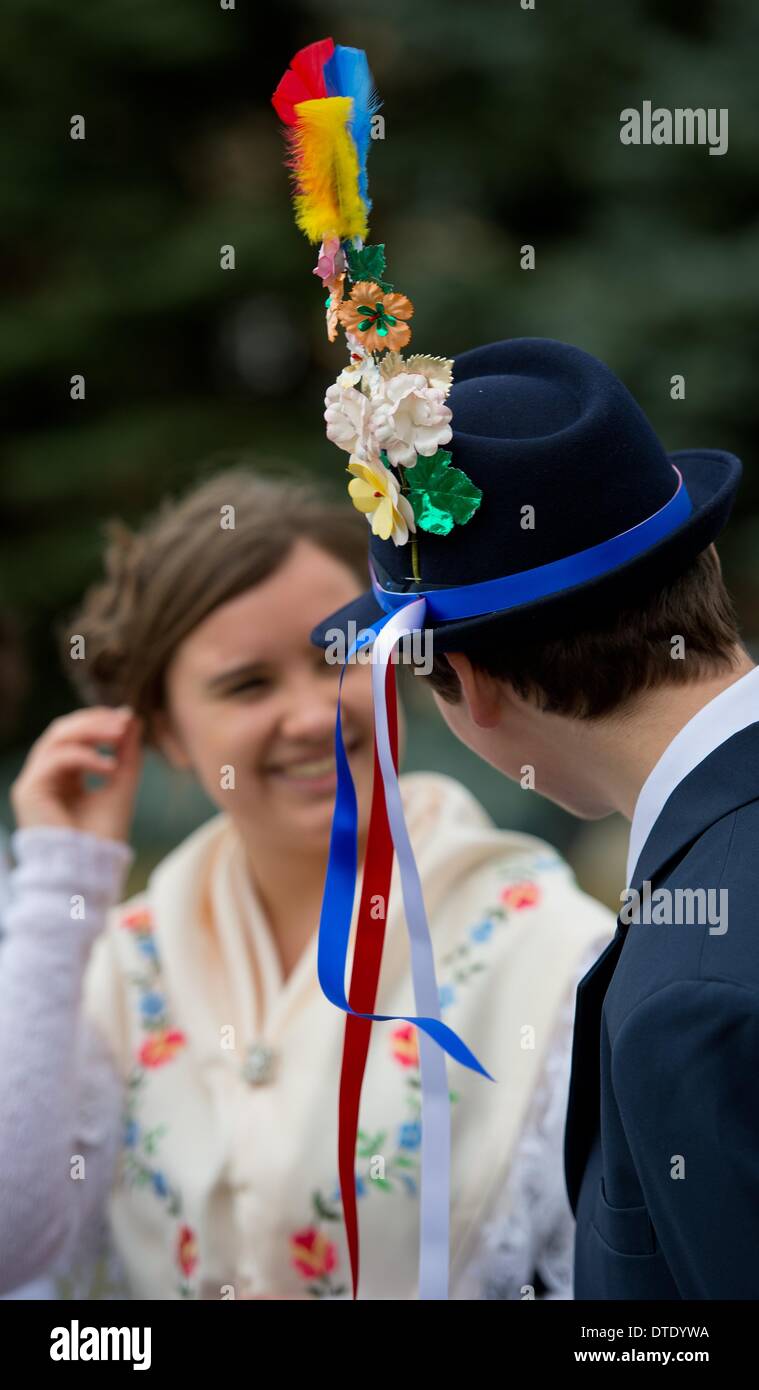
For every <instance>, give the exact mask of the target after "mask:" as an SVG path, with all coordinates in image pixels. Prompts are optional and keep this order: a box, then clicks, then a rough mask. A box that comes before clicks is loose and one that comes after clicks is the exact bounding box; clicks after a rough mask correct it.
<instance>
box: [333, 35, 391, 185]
mask: <svg viewBox="0 0 759 1390" xmlns="http://www.w3.org/2000/svg"><path fill="white" fill-rule="evenodd" d="M324 81H325V83H326V87H327V93H328V95H329V96H331V97H351V98H352V100H353V115H352V116H351V119H350V122H349V125H348V129H349V130H350V133H351V136H352V138H353V143H354V145H355V146H356V151H357V154H358V166H359V178H358V191H359V194H360V196H361V199H362V201H363V203H364V205H365V207H366V210H367V212H369V210H370V208H371V206H372V204H371V200H370V198H369V184H368V180H367V175H366V161H367V158H368V155H369V142H370V140H371V134H372V132H371V126H372V117H373V116H374V115H375V114H376V113H377V111H379V109H380V106H381V105H382V102H381V101H380V99H379V97H378V95H377V91H376V88H375V86H374V78H373V77H372V74H371V72H370V71H369V64H368V62H367V59H366V54H365V53H364V52H363V50H362V49H360V48H346V47H344V45H342V44H336V45H335V51H334V53H333V54H332V57H331V58H329V59H328V60H327V62H326V63H325V64H324Z"/></svg>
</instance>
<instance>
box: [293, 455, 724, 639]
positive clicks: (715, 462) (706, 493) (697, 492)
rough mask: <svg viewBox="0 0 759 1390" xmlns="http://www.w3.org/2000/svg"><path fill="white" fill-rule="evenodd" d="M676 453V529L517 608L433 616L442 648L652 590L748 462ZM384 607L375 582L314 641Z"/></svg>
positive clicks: (690, 548)
mask: <svg viewBox="0 0 759 1390" xmlns="http://www.w3.org/2000/svg"><path fill="white" fill-rule="evenodd" d="M669 458H670V460H671V462H672V463H673V464H676V465H677V467H678V468H679V469H680V472H681V473H682V475H683V481H684V482H685V486H686V487H687V489H688V495H689V497H690V499H691V502H692V503H693V511H692V512H691V514H690V516H689V517H688V518H687V519H686V521H684V522H683V524H682V525H681V526H678V527H677V529H676V530H675V531H672V532H671V533H670V534H669V535H668V536H665V538H664V539H663V540H661V541H659V542H658V544H657V545H655V546H652V547H651V548H650V549H649V550H645V551H643V553H642V554H640V555H636V556H635V557H634V559H632V560H628V561H627V562H626V563H625V564H623V565H620V566H618V568H617V569H614V570H611V571H609V572H608V573H607V574H604V575H601V576H599V578H597V579H593V580H590V581H589V582H587V583H585V584H579V585H575V586H574V587H573V588H571V589H563V590H562V591H561V592H560V593H558V594H549V595H547V596H546V597H545V598H541V599H536V600H535V601H534V602H532V603H525V604H520V605H519V607H517V608H509V609H506V610H502V611H500V612H494V613H483V614H481V615H480V616H478V617H476V618H464V619H461V620H457V621H455V622H449V623H434V622H433V623H429V624H427V626H428V627H430V628H431V629H432V630H433V632H434V649H435V651H436V652H451V651H456V650H458V649H459V647H460V645H461V642H462V639H471V638H473V639H475V641H476V640H477V639H478V638H482V639H484V638H485V637H487V638H488V640H490V639H491V638H492V639H493V640H497V639H498V637H499V636H500V635H501V634H503V635H504V636H506V635H509V636H513V635H514V633H515V631H516V630H518V629H519V628H520V626H522V624H524V623H525V622H527V623H528V624H529V632H530V635H531V636H532V638H533V639H534V637H535V636H536V635H538V634H539V633H540V632H541V631H545V632H546V633H548V632H549V631H553V632H555V631H557V630H561V629H562V628H566V627H568V626H576V625H577V624H578V623H581V622H582V619H583V614H584V615H585V617H586V618H587V616H588V613H589V607H588V601H589V600H590V599H591V598H592V599H593V608H595V607H596V605H597V604H600V602H601V600H602V599H603V601H604V604H606V603H607V602H608V603H609V604H610V605H612V606H616V607H619V606H622V605H624V606H626V607H627V606H633V605H634V604H635V601H636V597H637V596H639V595H642V594H645V593H650V592H651V591H652V590H653V589H654V588H656V587H657V586H659V585H662V584H665V583H666V582H667V581H668V580H669V579H671V578H672V577H674V575H676V574H678V573H680V572H681V571H682V570H684V569H686V568H687V566H688V565H689V564H691V563H692V561H693V560H695V558H696V556H697V555H698V554H700V552H701V551H702V550H705V549H706V548H707V546H709V545H710V544H711V543H712V541H713V540H715V539H716V537H717V536H718V535H719V533H720V531H721V530H722V529H723V527H724V526H725V523H726V522H727V519H728V517H729V515H730V511H731V509H732V505H733V502H734V500H735V494H736V491H737V489H738V484H739V482H740V477H741V464H740V460H739V459H737V458H736V457H735V455H734V454H729V453H725V452H724V451H722V450H719V449H700V450H699V449H693V450H691V449H680V450H677V451H675V452H674V453H671V454H670V455H669ZM421 587H422V588H423V587H424V586H423V585H422V586H421ZM412 597H413V590H411V591H410V592H409V598H412ZM383 615H384V609H382V608H381V606H380V604H379V603H378V602H377V600H376V598H375V597H374V594H373V592H372V590H371V589H369V590H368V591H367V592H365V593H363V594H359V596H358V597H357V598H355V599H353V600H352V601H351V602H350V603H346V604H345V605H344V607H342V608H339V609H337V611H336V612H335V613H331V614H330V616H329V617H328V618H325V619H324V620H323V622H321V623H319V624H318V626H317V627H315V628H314V629H313V631H312V632H311V641H312V642H313V644H314V645H315V646H317V647H328V646H329V645H330V644H331V643H333V642H334V641H335V640H336V638H337V637H338V634H341V635H342V637H343V638H347V637H348V635H349V625H350V624H355V629H354V632H353V635H354V636H355V633H356V632H360V631H361V629H362V628H365V627H369V626H370V625H371V624H372V623H374V622H376V621H377V619H378V618H381V617H382V616H383Z"/></svg>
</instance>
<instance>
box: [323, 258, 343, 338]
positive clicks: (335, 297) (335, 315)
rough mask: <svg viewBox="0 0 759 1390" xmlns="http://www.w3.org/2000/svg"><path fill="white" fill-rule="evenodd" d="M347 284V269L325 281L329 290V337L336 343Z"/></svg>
mask: <svg viewBox="0 0 759 1390" xmlns="http://www.w3.org/2000/svg"><path fill="white" fill-rule="evenodd" d="M344 284H345V271H342V273H341V274H339V275H335V276H334V278H333V279H332V280H327V281H325V288H326V289H327V290H329V294H328V296H327V337H328V338H329V341H330V342H331V343H334V341H335V338H336V337H337V333H338V329H339V327H340V317H339V310H340V305H341V304H342V302H343V286H344Z"/></svg>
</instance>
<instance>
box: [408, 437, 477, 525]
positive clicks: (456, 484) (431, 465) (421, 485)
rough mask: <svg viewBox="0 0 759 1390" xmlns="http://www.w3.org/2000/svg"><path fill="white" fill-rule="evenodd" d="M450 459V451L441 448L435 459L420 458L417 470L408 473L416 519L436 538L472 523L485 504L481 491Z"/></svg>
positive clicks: (410, 494)
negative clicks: (472, 519) (476, 513)
mask: <svg viewBox="0 0 759 1390" xmlns="http://www.w3.org/2000/svg"><path fill="white" fill-rule="evenodd" d="M450 460H451V454H450V451H449V450H448V449H438V451H437V453H436V454H433V455H432V457H431V458H422V457H420V456H419V455H417V460H416V463H415V465H414V467H413V468H410V469H408V470H407V471H406V483H407V486H408V499H409V502H410V503H411V505H412V507H413V509H414V520H415V521H416V524H417V526H418V527H419V528H420V530H422V531H431V532H432V533H433V535H435V536H447V535H448V533H449V531H451V530H452V529H453V527H454V526H455V525H456V524H457V523H458V525H459V526H463V525H464V523H465V522H467V521H470V520H471V518H472V517H473V516H474V514H475V512H476V511H477V508H478V507H479V505H480V502H481V501H482V491H481V489H480V488H478V487H475V484H474V483H473V482H472V481H471V479H470V478H468V477H467V475H466V473H463V472H462V471H461V469H460V468H453V467H452V466H451V461H450Z"/></svg>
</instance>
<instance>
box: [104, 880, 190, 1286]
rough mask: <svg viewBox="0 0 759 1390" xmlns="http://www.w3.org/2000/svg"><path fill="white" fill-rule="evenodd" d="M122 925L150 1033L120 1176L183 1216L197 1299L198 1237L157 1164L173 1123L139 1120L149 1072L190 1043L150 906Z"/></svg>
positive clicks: (136, 1071) (137, 1066)
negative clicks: (172, 1016) (137, 967)
mask: <svg viewBox="0 0 759 1390" xmlns="http://www.w3.org/2000/svg"><path fill="white" fill-rule="evenodd" d="M121 926H122V927H124V928H125V930H127V931H129V932H131V933H132V935H133V938H134V943H135V946H136V948H137V951H138V952H139V955H140V957H141V958H142V962H143V969H142V971H141V972H139V973H132V974H131V975H130V977H129V978H130V980H131V982H132V984H133V985H134V986H135V988H136V990H137V998H138V1006H139V1015H140V1024H141V1027H142V1029H143V1031H144V1032H145V1034H146V1035H147V1036H146V1037H145V1038H144V1040H143V1041H142V1042H141V1043H140V1045H139V1047H138V1049H137V1055H136V1059H135V1063H134V1065H133V1067H132V1070H131V1072H130V1074H129V1077H128V1078H127V1099H126V1107H125V1114H124V1138H123V1144H124V1147H123V1151H122V1167H121V1176H122V1179H123V1181H124V1183H125V1184H126V1185H127V1186H128V1187H149V1188H150V1190H151V1191H152V1192H153V1194H154V1195H155V1196H156V1197H157V1198H158V1199H159V1201H161V1202H163V1203H164V1204H165V1208H166V1213H167V1215H168V1216H170V1217H172V1218H177V1219H178V1220H179V1223H180V1224H179V1226H178V1228H177V1232H176V1235H175V1237H174V1263H175V1265H176V1267H177V1273H178V1276H179V1279H178V1284H177V1288H178V1292H179V1295H180V1297H181V1298H194V1297H197V1290H196V1288H195V1287H194V1285H193V1284H192V1283H191V1276H192V1275H193V1273H194V1272H195V1269H196V1267H197V1264H198V1253H197V1238H196V1235H195V1232H194V1231H193V1229H192V1227H190V1226H188V1225H187V1224H186V1222H185V1221H183V1220H182V1198H181V1194H180V1193H179V1191H178V1190H177V1188H176V1187H174V1186H173V1185H172V1184H171V1183H170V1182H169V1180H168V1178H167V1177H166V1175H165V1173H164V1172H163V1171H162V1170H161V1168H160V1167H158V1166H157V1165H156V1164H155V1163H154V1162H153V1160H154V1158H155V1155H156V1152H157V1149H158V1147H159V1144H160V1141H161V1139H162V1137H163V1135H164V1134H165V1133H166V1132H167V1129H168V1126H167V1125H165V1124H160V1125H155V1126H153V1128H151V1129H147V1128H145V1127H144V1126H143V1125H142V1124H141V1123H140V1120H139V1118H138V1113H137V1112H138V1107H139V1102H140V1098H141V1095H142V1092H143V1091H144V1088H145V1084H146V1082H147V1080H148V1077H149V1073H150V1072H151V1071H154V1070H155V1069H156V1068H157V1067H162V1066H165V1065H167V1064H168V1063H170V1062H172V1061H173V1059H174V1058H175V1057H176V1056H177V1054H178V1053H179V1052H181V1051H182V1049H183V1048H184V1047H185V1046H186V1044H187V1039H186V1037H185V1035H184V1033H182V1032H180V1030H179V1029H176V1028H172V1027H171V1025H170V1020H169V1016H168V1007H167V1001H166V997H165V995H164V994H163V993H162V991H161V989H160V987H159V986H160V977H161V967H160V962H159V959H158V952H157V949H156V944H155V939H154V937H153V918H152V914H151V912H150V909H149V908H148V907H140V908H137V909H136V910H135V911H134V912H130V913H127V914H126V915H125V916H124V917H122V919H121Z"/></svg>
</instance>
